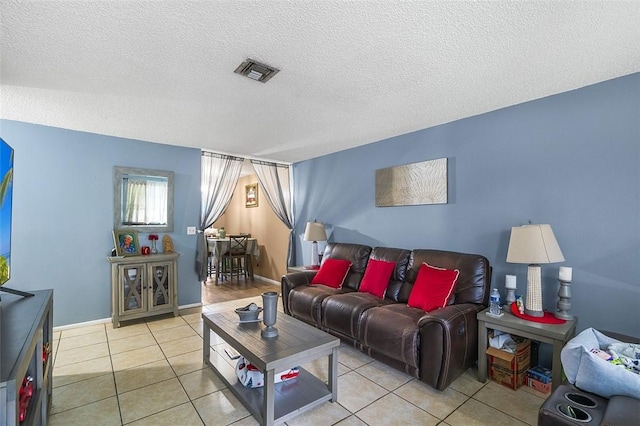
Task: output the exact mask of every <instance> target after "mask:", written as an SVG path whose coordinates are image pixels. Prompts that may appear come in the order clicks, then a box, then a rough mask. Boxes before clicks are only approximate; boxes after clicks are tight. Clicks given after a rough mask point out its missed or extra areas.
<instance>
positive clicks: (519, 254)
mask: <svg viewBox="0 0 640 426" xmlns="http://www.w3.org/2000/svg"><path fill="white" fill-rule="evenodd" d="M507 262H509V263H523V264H528V265H529V269H528V270H527V297H526V299H525V301H524V308H525V309H524V313H525V314H527V315H530V316H532V317H542V316H544V311H543V310H542V280H541V274H540V264H541V263H556V262H564V256H563V255H562V251H561V250H560V246H558V242H557V241H556V237H555V236H554V235H553V230H552V229H551V225H523V226H514V227H513V228H511V238H510V239H509V249H508V250H507Z"/></svg>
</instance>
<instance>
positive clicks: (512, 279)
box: [504, 275, 516, 306]
mask: <svg viewBox="0 0 640 426" xmlns="http://www.w3.org/2000/svg"><path fill="white" fill-rule="evenodd" d="M504 288H505V290H506V291H507V297H505V299H504V301H505V303H506V305H507V306H511V304H512V303H515V301H516V276H515V275H507V276H506V277H505V285H504Z"/></svg>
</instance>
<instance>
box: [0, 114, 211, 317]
mask: <svg viewBox="0 0 640 426" xmlns="http://www.w3.org/2000/svg"><path fill="white" fill-rule="evenodd" d="M0 137H2V138H3V139H4V140H5V141H6V142H7V143H9V144H10V145H11V146H12V147H13V148H14V150H15V163H14V180H13V185H14V186H13V197H14V198H13V234H12V236H13V238H12V242H11V245H12V250H11V258H12V262H11V279H10V280H9V282H8V283H7V285H8V286H10V287H12V288H15V289H20V290H27V291H28V290H38V289H45V288H53V289H54V325H56V326H59V325H66V324H73V323H79V322H85V321H91V320H97V319H103V318H108V317H110V316H111V281H110V265H109V262H107V259H106V258H107V256H109V255H110V253H111V249H112V248H113V238H112V235H111V231H112V229H113V166H116V165H117V166H127V167H141V168H150V169H160V170H171V171H173V172H174V173H175V188H174V190H175V194H174V195H175V200H174V204H175V213H174V214H175V224H174V232H173V233H171V234H170V235H171V237H172V238H173V241H174V248H175V251H177V252H179V253H180V258H179V259H178V275H179V276H178V299H179V300H178V302H179V304H180V305H181V306H184V305H189V304H193V303H200V300H201V297H200V291H201V289H200V283H199V282H198V277H197V275H196V273H195V268H194V258H195V246H196V240H195V236H193V235H186V227H187V226H197V225H198V222H199V209H200V150H198V149H193V148H182V147H175V146H170V145H162V144H155V143H149V142H141V141H136V140H130V139H122V138H116V137H110V136H104V135H97V134H92V133H84V132H76V131H70V130H64V129H59V128H53V127H46V126H39V125H33V124H27V123H20V122H15V121H8V120H2V121H0ZM146 236H147V234H140V237H141V243H143V242H144V241H146Z"/></svg>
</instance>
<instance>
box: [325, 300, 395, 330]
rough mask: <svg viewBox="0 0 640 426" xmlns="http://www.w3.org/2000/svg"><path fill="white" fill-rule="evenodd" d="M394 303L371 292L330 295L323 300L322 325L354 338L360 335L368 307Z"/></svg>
mask: <svg viewBox="0 0 640 426" xmlns="http://www.w3.org/2000/svg"><path fill="white" fill-rule="evenodd" d="M389 303H393V302H391V301H389V300H387V301H385V300H383V299H381V298H379V297H377V296H374V295H372V294H369V293H362V292H357V291H354V292H351V293H345V294H336V295H333V296H328V297H326V298H325V299H324V300H323V301H322V308H321V311H320V317H321V320H322V327H323V328H324V329H329V330H331V331H335V332H338V333H340V334H343V335H345V336H348V337H350V338H352V339H357V337H358V326H359V324H360V317H361V316H362V313H363V312H364V311H366V310H367V309H370V308H373V307H375V306H380V305H384V304H389Z"/></svg>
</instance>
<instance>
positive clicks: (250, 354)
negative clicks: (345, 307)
mask: <svg viewBox="0 0 640 426" xmlns="http://www.w3.org/2000/svg"><path fill="white" fill-rule="evenodd" d="M202 319H203V322H204V327H203V332H204V335H203V337H204V339H203V360H204V363H205V364H208V365H209V366H211V367H212V368H213V370H214V371H215V372H216V373H218V375H219V376H220V377H221V378H222V380H223V381H224V382H225V383H226V384H227V386H228V387H229V389H231V391H232V392H233V393H234V395H235V396H236V397H237V398H238V399H239V400H240V401H241V402H242V403H243V405H244V406H245V407H246V408H247V409H248V410H249V412H250V413H251V414H252V415H253V416H254V417H255V418H256V419H257V420H258V422H259V423H260V424H263V425H272V424H274V422H276V421H278V422H284V421H286V420H288V419H290V418H292V417H294V416H296V415H298V414H299V413H301V412H303V411H306V410H309V409H311V408H313V407H315V406H317V405H319V404H321V403H323V402H325V401H331V402H336V401H337V400H338V346H339V345H340V340H339V339H338V338H336V337H334V336H331V335H330V334H328V333H325V332H324V331H321V330H318V329H317V328H314V327H311V326H310V325H307V324H305V323H303V322H301V321H298V320H296V319H295V318H292V317H290V316H288V315H283V314H282V313H279V315H278V319H277V322H276V324H275V327H276V328H277V329H278V336H277V337H273V338H270V339H266V338H263V337H261V336H260V331H261V330H262V329H263V328H264V325H263V324H262V322H253V323H240V322H239V320H238V316H237V315H236V314H235V312H233V311H231V312H222V313H216V314H204V313H203V314H202ZM210 331H213V332H214V333H216V334H217V335H218V336H219V337H220V338H222V339H223V340H224V341H225V342H226V343H227V344H228V345H229V346H231V347H233V348H234V349H235V350H237V351H238V352H240V354H242V356H244V357H245V358H246V359H247V360H249V362H251V364H253V365H255V366H256V367H257V368H258V369H259V370H261V371H263V373H264V375H265V377H264V387H260V388H253V389H252V388H246V387H244V386H243V385H242V383H240V381H239V380H238V378H237V376H236V372H235V364H236V362H237V361H235V360H231V359H230V358H229V357H228V356H227V354H226V353H224V351H223V350H221V351H220V352H217V351H213V352H212V351H211V346H210V342H211V333H210ZM325 356H327V357H328V372H329V381H328V383H324V382H323V381H322V380H320V379H319V378H317V377H315V376H314V375H313V374H311V373H310V372H308V371H306V370H304V369H303V368H300V374H299V376H298V377H296V378H295V379H291V380H288V381H285V382H280V383H275V384H274V379H275V374H276V372H281V371H285V370H288V369H290V368H293V367H298V366H300V365H301V364H304V363H306V362H309V361H312V360H314V359H317V358H320V357H325Z"/></svg>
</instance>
